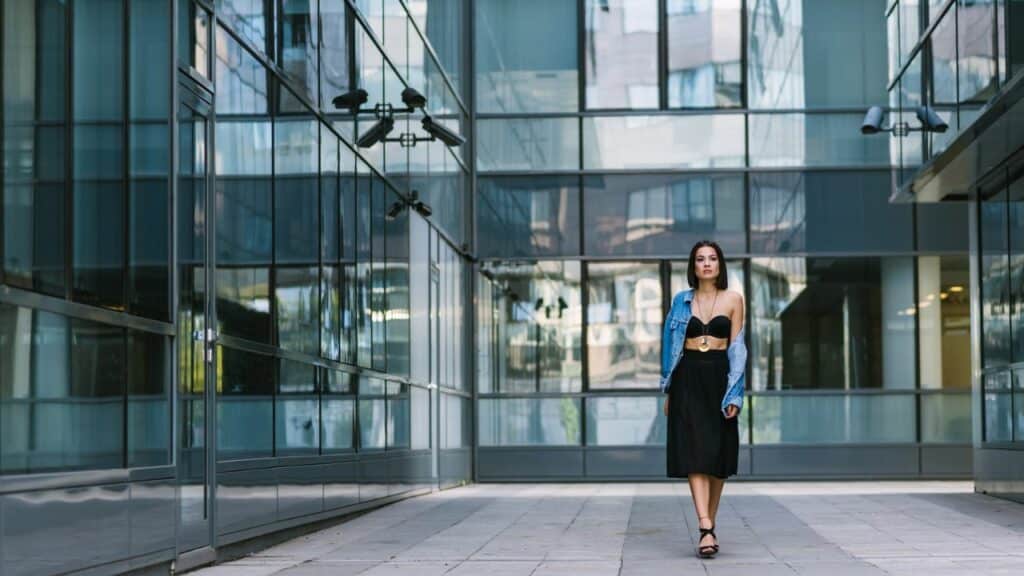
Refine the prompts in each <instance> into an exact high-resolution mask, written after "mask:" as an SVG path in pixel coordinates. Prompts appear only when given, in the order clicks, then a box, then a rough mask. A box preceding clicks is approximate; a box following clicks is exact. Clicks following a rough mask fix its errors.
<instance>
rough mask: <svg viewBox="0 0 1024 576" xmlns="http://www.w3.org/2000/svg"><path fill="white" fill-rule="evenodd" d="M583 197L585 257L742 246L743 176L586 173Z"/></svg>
mask: <svg viewBox="0 0 1024 576" xmlns="http://www.w3.org/2000/svg"><path fill="white" fill-rule="evenodd" d="M583 196H584V199H585V202H586V210H585V212H584V215H585V221H584V225H583V234H584V246H585V252H586V254H588V255H598V256H603V255H646V256H657V255H671V254H680V253H681V252H683V251H686V250H688V246H689V245H691V244H693V243H694V242H696V241H697V240H701V239H711V240H715V241H717V242H718V243H719V244H720V245H721V246H722V249H723V250H725V251H740V252H742V251H744V250H745V248H746V221H745V214H744V213H745V203H746V202H745V198H744V193H743V176H742V175H673V176H666V175H657V174H651V175H630V176H616V175H609V176H584V178H583ZM573 228H574V227H571V228H570V229H573ZM503 237H504V238H505V242H509V238H512V239H515V238H516V236H514V235H508V234H506V235H503Z"/></svg>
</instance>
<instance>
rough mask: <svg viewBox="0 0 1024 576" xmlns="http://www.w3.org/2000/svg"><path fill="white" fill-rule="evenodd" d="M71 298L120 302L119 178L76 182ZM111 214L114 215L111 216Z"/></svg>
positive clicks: (101, 303) (121, 198)
mask: <svg viewBox="0 0 1024 576" xmlns="http://www.w3.org/2000/svg"><path fill="white" fill-rule="evenodd" d="M74 194H75V195H74V202H75V203H74V206H75V215H74V275H73V290H74V299H75V300H76V301H78V302H84V303H87V304H94V305H97V306H109V307H113V308H121V307H122V306H123V305H124V296H125V294H124V227H123V225H122V224H121V222H122V219H121V218H120V217H117V216H120V215H121V214H122V210H123V206H124V200H125V199H124V191H123V189H122V186H121V183H120V182H115V183H98V182H78V183H76V184H75V192H74ZM112 215H117V216H114V217H112Z"/></svg>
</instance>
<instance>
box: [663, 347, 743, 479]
mask: <svg viewBox="0 0 1024 576" xmlns="http://www.w3.org/2000/svg"><path fill="white" fill-rule="evenodd" d="M728 383H729V357H728V356H727V355H726V351H725V350H708V351H707V352H701V351H699V350H689V349H687V350H686V351H684V352H683V357H682V358H681V359H680V360H679V365H678V366H676V369H675V370H674V371H673V373H672V383H671V386H670V387H669V391H668V439H667V453H668V454H667V456H668V475H669V477H671V478H685V477H686V476H688V475H690V474H710V475H711V476H717V477H718V478H728V477H729V476H732V475H733V474H735V473H736V464H737V460H738V459H739V450H740V436H739V417H736V418H728V419H727V418H726V417H725V416H724V415H722V397H724V396H725V389H726V387H727V386H728Z"/></svg>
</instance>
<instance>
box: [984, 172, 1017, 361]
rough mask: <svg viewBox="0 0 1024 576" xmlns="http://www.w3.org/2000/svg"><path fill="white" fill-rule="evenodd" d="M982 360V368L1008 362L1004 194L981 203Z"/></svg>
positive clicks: (1006, 252) (1005, 208)
mask: <svg viewBox="0 0 1024 576" xmlns="http://www.w3.org/2000/svg"><path fill="white" fill-rule="evenodd" d="M980 220H981V221H980V222H979V224H980V228H981V357H982V365H983V367H985V368H989V367H992V366H1001V365H1004V364H1006V363H1008V362H1009V361H1010V282H1011V278H1010V260H1009V246H1007V241H1008V238H1007V228H1008V227H1009V214H1008V207H1007V201H1006V191H1005V189H1001V190H1000V191H999V192H998V193H997V194H995V195H993V196H990V197H988V198H985V199H983V200H982V202H981V214H980Z"/></svg>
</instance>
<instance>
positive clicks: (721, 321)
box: [686, 314, 732, 339]
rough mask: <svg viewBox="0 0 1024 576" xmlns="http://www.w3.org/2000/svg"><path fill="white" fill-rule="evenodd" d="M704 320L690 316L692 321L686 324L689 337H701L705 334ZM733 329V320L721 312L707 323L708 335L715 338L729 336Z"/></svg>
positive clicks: (726, 337)
mask: <svg viewBox="0 0 1024 576" xmlns="http://www.w3.org/2000/svg"><path fill="white" fill-rule="evenodd" d="M704 328H705V325H704V322H702V321H701V319H700V318H697V317H696V316H690V323H689V324H687V325H686V337H687V338H700V337H701V336H703V335H704ZM731 331H732V320H730V319H729V317H728V316H725V315H724V314H719V315H718V316H715V317H714V318H712V319H711V321H710V322H708V323H707V335H708V336H711V337H713V338H725V339H728V338H729V333H730V332H731Z"/></svg>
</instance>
